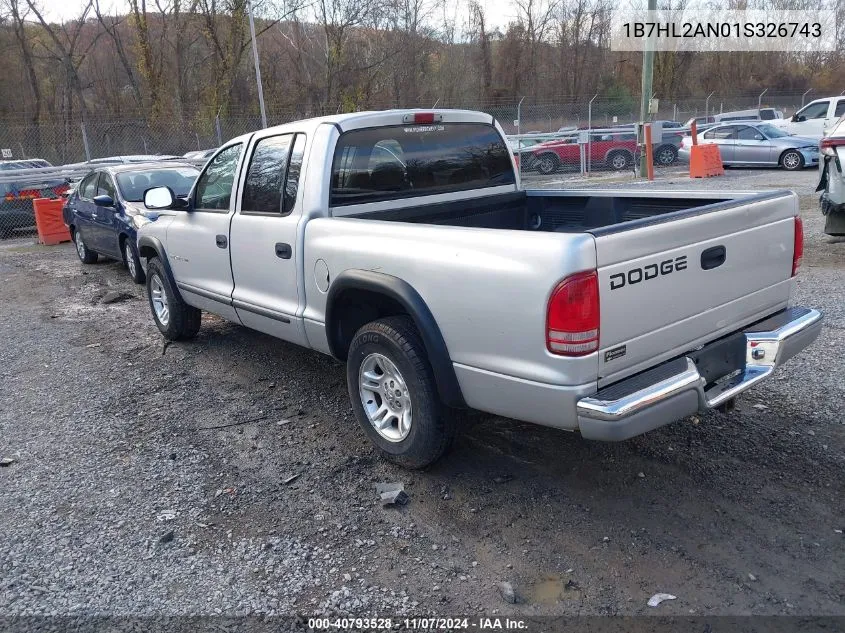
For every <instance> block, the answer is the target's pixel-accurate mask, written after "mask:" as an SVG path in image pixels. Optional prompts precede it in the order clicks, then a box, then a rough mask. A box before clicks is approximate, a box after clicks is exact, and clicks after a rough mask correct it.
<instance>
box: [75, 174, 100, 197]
mask: <svg viewBox="0 0 845 633" xmlns="http://www.w3.org/2000/svg"><path fill="white" fill-rule="evenodd" d="M98 175H99V174H97V173H96V172H94V173H93V174H88V175H87V176H86V177H85V179H84V180H83V181H82V182H81V183H79V195H80V197H82V198H85V199H87V200H91V199H92V198H93V197H94V196H96V195H97V176H98Z"/></svg>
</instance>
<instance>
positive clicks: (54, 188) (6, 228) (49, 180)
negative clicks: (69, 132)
mask: <svg viewBox="0 0 845 633" xmlns="http://www.w3.org/2000/svg"><path fill="white" fill-rule="evenodd" d="M50 167H52V165H51V164H50V163H49V162H47V161H46V160H44V159H43V158H30V159H26V160H4V161H0V237H6V236H8V235H11V234H12V233H13V232H14V231H15V230H16V229H27V228H31V227H34V226H35V213H34V212H33V209H32V201H33V200H34V199H35V198H58V197H60V196H61V195H62V194H63V193H64V192H65V191H67V189H68V181H67V180H66V179H65V178H61V177H57V176H54V175H48V176H39V175H37V172H36V173H33V172H32V171H31V170H40V169H46V168H50ZM25 170H28V171H25ZM16 172H22V173H16ZM11 178H14V181H13V182H8V181H7V180H9V179H11Z"/></svg>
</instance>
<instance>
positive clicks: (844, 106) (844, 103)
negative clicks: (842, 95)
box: [833, 99, 845, 119]
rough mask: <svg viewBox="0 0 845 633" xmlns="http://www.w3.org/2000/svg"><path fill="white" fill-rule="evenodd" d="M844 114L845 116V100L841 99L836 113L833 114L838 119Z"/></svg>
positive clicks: (837, 103)
mask: <svg viewBox="0 0 845 633" xmlns="http://www.w3.org/2000/svg"><path fill="white" fill-rule="evenodd" d="M843 114H845V99H840V100H839V101H837V102H836V111H835V112H834V113H833V117H834V118H836V119H838V118H839V117H841V116H842V115H843Z"/></svg>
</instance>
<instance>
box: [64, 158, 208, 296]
mask: <svg viewBox="0 0 845 633" xmlns="http://www.w3.org/2000/svg"><path fill="white" fill-rule="evenodd" d="M197 174H199V170H198V169H197V168H196V167H194V166H193V165H188V164H179V163H175V162H168V163H160V162H158V163H137V164H125V165H114V166H109V167H101V168H99V169H95V170H94V171H92V172H91V173H89V174H88V175H87V176H85V177H84V178H83V179H82V181H81V182H80V183H79V185H78V186H77V187H76V188H75V190H74V191H73V193H72V194H71V195H70V196H68V198H67V200H66V201H65V204H64V207H63V209H62V215H63V218H64V222H65V224H66V225H67V226H68V228H69V229H70V234H71V237H72V238H73V241H74V244H75V245H76V254H77V255H78V256H79V259H80V260H82V262H83V263H85V264H93V263H94V262H96V261H97V258H98V257H99V256H100V255H104V256H106V257H113V258H115V259H120V260H122V261H123V263H124V265H125V266H126V268H127V269H128V270H129V275H130V276H131V277H132V280H133V281H134V282H135V283H139V284H142V283H144V279H145V277H144V270H143V268H142V266H141V262H140V260H139V258H138V247H137V230H138V229H139V228H140V227H141V226H143V225H144V223H146V222H148V221H149V219H148V217H147V210H146V209H145V208H144V206H143V199H144V191H146V190H147V189H150V188H154V187H160V186H167V187H170V189H171V190H172V191H173V192H174V195H175V196H176V197H177V198H178V197H182V198H184V197H185V196H187V195H188V192H189V191H190V189H191V185H193V183H194V180H195V179H196V177H197Z"/></svg>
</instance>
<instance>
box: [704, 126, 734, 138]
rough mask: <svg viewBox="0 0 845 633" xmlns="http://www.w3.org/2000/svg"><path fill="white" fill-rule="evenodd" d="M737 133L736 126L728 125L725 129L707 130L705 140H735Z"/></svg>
mask: <svg viewBox="0 0 845 633" xmlns="http://www.w3.org/2000/svg"><path fill="white" fill-rule="evenodd" d="M735 131H736V126H735V125H726V126H724V127H716V128H713V129H712V130H707V131H706V132H705V133H704V138H706V139H710V140H716V141H724V140H727V139H732V138H735V136H734V132H735Z"/></svg>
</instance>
